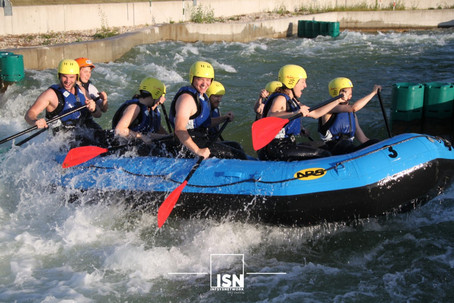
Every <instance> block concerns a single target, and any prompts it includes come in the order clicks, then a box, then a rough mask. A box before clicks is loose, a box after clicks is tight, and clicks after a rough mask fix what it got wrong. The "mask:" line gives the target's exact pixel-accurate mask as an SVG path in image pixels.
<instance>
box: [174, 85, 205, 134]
mask: <svg viewBox="0 0 454 303" xmlns="http://www.w3.org/2000/svg"><path fill="white" fill-rule="evenodd" d="M182 94H190V95H191V96H192V98H193V99H194V102H195V103H196V105H197V112H196V113H195V114H194V115H192V116H191V117H189V122H188V125H187V126H186V128H187V129H188V130H189V129H198V128H205V129H207V128H209V127H210V125H211V105H210V102H209V100H208V96H207V95H206V94H203V99H202V98H199V93H198V92H197V90H196V89H195V88H194V87H193V86H184V87H182V88H180V89H179V90H178V92H177V94H176V95H175V97H174V98H173V100H172V103H171V105H170V114H169V120H170V123H171V124H172V126H173V129H175V116H176V109H175V105H176V102H177V100H178V97H180V96H181V95H182Z"/></svg>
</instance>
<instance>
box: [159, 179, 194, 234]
mask: <svg viewBox="0 0 454 303" xmlns="http://www.w3.org/2000/svg"><path fill="white" fill-rule="evenodd" d="M186 184H188V181H187V180H185V181H184V182H183V183H181V184H180V185H179V186H178V187H177V188H175V189H174V190H173V191H172V192H171V193H170V195H169V196H168V197H167V198H166V199H165V200H164V202H162V204H161V206H159V209H158V227H159V228H161V226H162V225H163V224H164V223H165V222H166V220H167V218H168V217H169V215H170V213H171V212H172V210H173V207H174V206H175V204H176V203H177V201H178V198H179V197H180V194H181V192H182V191H183V189H184V187H185V186H186Z"/></svg>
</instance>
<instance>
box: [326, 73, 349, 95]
mask: <svg viewBox="0 0 454 303" xmlns="http://www.w3.org/2000/svg"><path fill="white" fill-rule="evenodd" d="M346 87H353V83H352V81H350V79H348V78H345V77H338V78H335V79H333V80H331V81H330V82H329V84H328V89H329V94H330V95H331V97H336V96H338V95H339V91H340V90H341V89H343V88H346Z"/></svg>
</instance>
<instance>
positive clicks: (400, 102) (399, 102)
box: [391, 82, 424, 121]
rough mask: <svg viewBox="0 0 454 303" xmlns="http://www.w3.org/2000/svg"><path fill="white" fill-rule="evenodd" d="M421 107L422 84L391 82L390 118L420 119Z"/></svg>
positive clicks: (422, 101) (401, 119) (421, 114)
mask: <svg viewBox="0 0 454 303" xmlns="http://www.w3.org/2000/svg"><path fill="white" fill-rule="evenodd" d="M423 108H424V85H423V84H420V83H407V82H402V83H395V84H393V88H392V108H391V120H399V121H413V120H421V119H422V116H423Z"/></svg>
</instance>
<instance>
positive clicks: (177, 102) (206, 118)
mask: <svg viewBox="0 0 454 303" xmlns="http://www.w3.org/2000/svg"><path fill="white" fill-rule="evenodd" d="M213 81H214V69H213V66H212V65H211V64H210V63H208V62H206V61H196V62H194V63H193V64H192V65H191V68H190V70H189V83H190V85H189V86H184V87H182V88H180V89H179V90H178V92H177V94H176V95H175V97H174V98H173V100H172V104H171V105H170V114H169V120H170V122H171V123H172V124H173V128H174V130H175V136H176V138H177V142H176V144H177V146H176V149H177V150H180V151H179V152H178V153H177V156H182V157H193V156H194V155H195V156H198V157H203V158H208V157H210V156H215V157H218V158H243V159H246V155H244V153H241V152H239V153H237V151H236V150H234V149H233V148H231V147H229V146H227V145H223V144H222V143H218V142H215V143H214V144H211V146H210V148H208V147H207V145H208V142H209V141H210V137H209V134H208V129H209V128H210V127H211V105H210V101H209V98H208V95H207V90H208V89H209V87H210V85H211V84H212V83H213ZM182 146H183V147H184V148H182V149H181V147H182Z"/></svg>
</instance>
